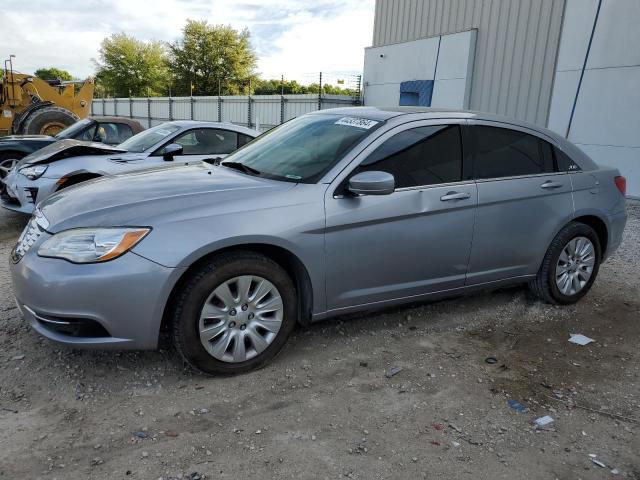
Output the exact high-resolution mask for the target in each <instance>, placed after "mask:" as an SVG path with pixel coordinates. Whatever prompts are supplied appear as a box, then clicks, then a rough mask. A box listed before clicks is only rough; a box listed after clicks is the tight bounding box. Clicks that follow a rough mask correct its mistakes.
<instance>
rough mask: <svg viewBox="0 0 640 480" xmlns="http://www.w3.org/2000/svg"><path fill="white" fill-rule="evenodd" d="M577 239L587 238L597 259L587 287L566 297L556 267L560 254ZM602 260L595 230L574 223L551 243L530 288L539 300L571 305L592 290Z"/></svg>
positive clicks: (561, 231) (565, 228) (566, 227)
mask: <svg viewBox="0 0 640 480" xmlns="http://www.w3.org/2000/svg"><path fill="white" fill-rule="evenodd" d="M576 237H586V238H588V239H589V240H590V241H591V243H592V244H593V246H594V250H595V257H596V258H595V263H594V266H593V272H592V273H591V277H590V278H589V280H588V281H587V283H586V285H585V286H584V287H582V289H581V290H580V291H578V292H577V293H576V294H574V295H565V294H563V293H562V292H561V291H560V289H559V288H558V286H557V285H556V278H555V275H556V273H555V272H556V265H557V264H558V260H559V258H560V254H561V253H562V250H563V249H564V247H565V246H566V245H567V244H568V243H569V242H570V241H571V240H572V239H574V238H576ZM601 259H602V252H601V246H600V240H599V238H598V235H597V234H596V232H595V230H594V229H593V228H591V227H590V226H589V225H585V224H584V223H579V222H572V223H570V224H568V225H567V226H565V227H564V228H563V229H562V230H560V232H559V233H558V234H557V235H556V237H555V238H554V239H553V241H552V242H551V245H549V248H548V249H547V253H546V254H545V256H544V260H543V261H542V265H541V266H540V270H539V271H538V274H537V275H536V278H535V279H534V280H532V281H531V282H530V283H529V288H530V289H531V291H532V292H533V293H534V294H535V295H536V296H537V297H538V298H540V299H541V300H544V301H545V302H547V303H551V304H557V305H569V304H572V303H576V302H577V301H578V300H580V299H581V298H582V297H584V296H585V295H586V294H587V292H588V291H589V290H590V289H591V286H592V285H593V282H594V281H595V279H596V277H597V276H598V270H599V269H600V261H601Z"/></svg>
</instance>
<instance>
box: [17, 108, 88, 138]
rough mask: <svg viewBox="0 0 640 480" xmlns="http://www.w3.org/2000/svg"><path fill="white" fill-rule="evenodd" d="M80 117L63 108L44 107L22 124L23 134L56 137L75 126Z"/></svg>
mask: <svg viewBox="0 0 640 480" xmlns="http://www.w3.org/2000/svg"><path fill="white" fill-rule="evenodd" d="M78 119H79V117H78V116H77V115H76V114H75V113H73V112H70V111H69V110H67V109H66V108H62V107H55V106H50V107H44V108H40V109H38V110H36V111H34V112H33V113H32V114H31V115H29V116H28V117H27V119H26V120H25V121H24V123H23V124H22V132H23V133H26V134H28V135H55V134H56V133H58V132H59V131H60V130H63V129H65V128H67V127H68V126H69V125H73V124H74V123H76V122H77V121H78Z"/></svg>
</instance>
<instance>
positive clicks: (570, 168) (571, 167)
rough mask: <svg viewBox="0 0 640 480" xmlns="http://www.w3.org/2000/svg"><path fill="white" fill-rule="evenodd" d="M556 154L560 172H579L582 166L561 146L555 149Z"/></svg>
mask: <svg viewBox="0 0 640 480" xmlns="http://www.w3.org/2000/svg"><path fill="white" fill-rule="evenodd" d="M553 151H554V153H555V155H556V162H557V163H558V171H560V172H577V171H578V170H580V167H579V166H578V164H577V163H576V162H574V161H573V160H572V159H571V157H569V155H567V154H566V153H564V152H563V151H562V150H560V149H559V148H554V149H553Z"/></svg>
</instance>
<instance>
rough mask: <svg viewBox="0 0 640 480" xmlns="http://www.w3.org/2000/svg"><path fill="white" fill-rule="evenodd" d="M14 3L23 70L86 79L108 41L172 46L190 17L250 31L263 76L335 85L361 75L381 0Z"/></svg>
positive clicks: (14, 40) (11, 39)
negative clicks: (54, 70)
mask: <svg viewBox="0 0 640 480" xmlns="http://www.w3.org/2000/svg"><path fill="white" fill-rule="evenodd" d="M14 2H15V0H0V11H2V18H3V22H2V34H1V36H2V41H1V42H0V49H1V50H2V51H0V56H1V57H2V60H4V59H5V58H8V56H9V54H14V55H15V56H16V58H15V59H14V68H15V69H16V70H18V71H20V72H25V73H32V72H33V71H34V70H36V69H37V68H39V67H52V66H55V67H58V68H62V69H64V70H68V71H69V72H71V73H72V74H73V75H74V76H76V77H79V78H84V77H86V76H89V75H91V74H92V73H93V72H94V71H95V66H94V63H93V61H92V59H95V58H97V57H98V49H99V47H100V42H101V41H102V39H103V38H105V37H106V36H109V35H111V34H112V33H118V32H125V33H127V34H128V35H133V36H135V37H136V38H139V39H141V40H162V41H167V42H171V41H174V40H176V39H177V38H179V37H180V34H181V29H182V28H183V26H184V24H185V22H186V20H187V19H194V20H202V19H205V20H207V21H208V22H209V23H212V24H225V25H231V26H233V27H234V28H238V29H241V28H244V27H247V28H248V29H249V31H250V32H251V39H252V40H251V41H252V44H253V46H254V48H255V51H256V53H257V55H258V72H259V73H260V74H261V75H262V76H263V77H264V78H280V75H284V76H285V79H289V80H298V81H300V82H303V83H310V82H314V81H317V72H319V71H324V72H326V73H324V74H323V77H324V81H325V82H327V81H328V82H329V83H332V81H334V80H335V79H337V78H345V79H347V80H348V77H349V74H358V73H360V72H361V71H362V66H363V62H364V47H366V46H369V45H370V44H371V39H372V35H373V13H374V0H313V1H307V0H297V1H296V0H262V1H258V0H235V1H234V0H153V1H149V0H64V1H59V0H55V1H53V0H30V1H29V2H28V8H27V7H26V6H25V8H20V7H19V5H18V4H16V3H14ZM3 4H5V5H4V6H3ZM9 7H10V8H9ZM334 83H335V82H334Z"/></svg>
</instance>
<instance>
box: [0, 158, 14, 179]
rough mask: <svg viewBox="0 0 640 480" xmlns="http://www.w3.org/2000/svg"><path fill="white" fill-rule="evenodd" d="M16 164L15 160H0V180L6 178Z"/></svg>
mask: <svg viewBox="0 0 640 480" xmlns="http://www.w3.org/2000/svg"><path fill="white" fill-rule="evenodd" d="M17 163H18V159H17V158H7V159H5V160H0V179H4V178H6V176H7V175H9V172H10V171H11V170H12V169H13V167H15V166H16V164H17Z"/></svg>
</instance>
